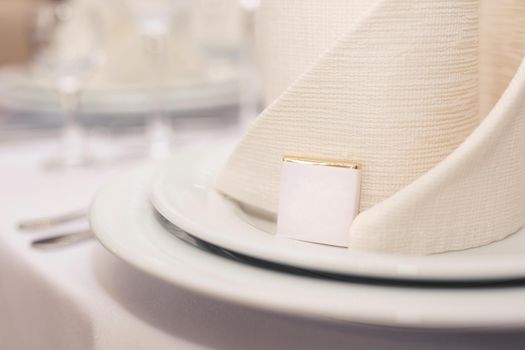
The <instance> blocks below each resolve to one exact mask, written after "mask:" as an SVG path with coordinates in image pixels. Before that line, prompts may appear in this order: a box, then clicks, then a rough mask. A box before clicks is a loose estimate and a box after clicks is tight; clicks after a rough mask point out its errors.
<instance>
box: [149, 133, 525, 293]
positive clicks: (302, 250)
mask: <svg viewBox="0 0 525 350" xmlns="http://www.w3.org/2000/svg"><path fill="white" fill-rule="evenodd" d="M233 143H234V142H232V140H229V141H224V142H218V143H215V144H209V145H205V146H202V145H201V146H195V147H192V148H186V149H184V150H181V151H180V152H178V154H176V155H175V156H173V157H172V158H171V159H169V160H167V161H166V162H165V164H164V165H163V166H162V167H161V168H160V169H159V170H158V173H157V175H156V176H155V179H154V182H153V188H152V195H151V202H152V204H153V206H154V207H155V209H156V210H157V211H158V212H159V213H161V214H162V216H164V217H165V218H166V219H167V220H169V221H170V222H171V223H173V224H174V225H176V226H178V227H180V228H182V229H183V230H185V231H187V232H189V233H190V234H191V235H193V236H195V237H197V238H199V239H201V240H203V241H206V242H208V243H211V244H213V245H216V246H219V247H222V248H224V249H227V250H229V251H232V252H235V253H239V254H242V255H245V256H248V257H252V258H256V259H261V260H266V261H269V262H273V263H277V264H282V265H288V266H293V267H297V268H302V269H308V270H312V271H318V272H323V273H330V274H340V275H350V276H361V277H367V278H383V279H389V280H412V281H423V282H425V281H429V282H459V283H463V282H476V281H502V280H513V279H520V278H525V230H521V231H519V232H517V233H515V234H513V235H511V236H510V237H508V238H506V239H505V240H502V241H499V242H495V243H492V244H490V245H487V246H484V247H479V248H475V249H469V250H463V251H457V252H450V253H444V254H437V255H430V256H403V255H390V254H379V253H373V252H366V251H358V250H352V249H346V248H340V247H333V246H328V245H320V244H314V243H308V242H301V241H294V240H290V239H286V238H281V237H277V236H275V235H274V232H275V223H274V222H272V221H271V220H265V219H263V218H261V217H257V216H254V215H251V214H249V213H248V212H246V211H244V210H242V209H241V208H240V207H239V205H237V204H236V202H234V201H232V200H230V199H228V198H226V197H224V196H223V195H221V194H219V193H217V192H216V191H215V190H214V186H213V185H214V181H215V178H216V175H217V174H218V172H219V171H220V169H221V168H222V166H223V165H224V163H225V161H226V159H227V157H228V155H229V154H230V152H231V149H232V145H233Z"/></svg>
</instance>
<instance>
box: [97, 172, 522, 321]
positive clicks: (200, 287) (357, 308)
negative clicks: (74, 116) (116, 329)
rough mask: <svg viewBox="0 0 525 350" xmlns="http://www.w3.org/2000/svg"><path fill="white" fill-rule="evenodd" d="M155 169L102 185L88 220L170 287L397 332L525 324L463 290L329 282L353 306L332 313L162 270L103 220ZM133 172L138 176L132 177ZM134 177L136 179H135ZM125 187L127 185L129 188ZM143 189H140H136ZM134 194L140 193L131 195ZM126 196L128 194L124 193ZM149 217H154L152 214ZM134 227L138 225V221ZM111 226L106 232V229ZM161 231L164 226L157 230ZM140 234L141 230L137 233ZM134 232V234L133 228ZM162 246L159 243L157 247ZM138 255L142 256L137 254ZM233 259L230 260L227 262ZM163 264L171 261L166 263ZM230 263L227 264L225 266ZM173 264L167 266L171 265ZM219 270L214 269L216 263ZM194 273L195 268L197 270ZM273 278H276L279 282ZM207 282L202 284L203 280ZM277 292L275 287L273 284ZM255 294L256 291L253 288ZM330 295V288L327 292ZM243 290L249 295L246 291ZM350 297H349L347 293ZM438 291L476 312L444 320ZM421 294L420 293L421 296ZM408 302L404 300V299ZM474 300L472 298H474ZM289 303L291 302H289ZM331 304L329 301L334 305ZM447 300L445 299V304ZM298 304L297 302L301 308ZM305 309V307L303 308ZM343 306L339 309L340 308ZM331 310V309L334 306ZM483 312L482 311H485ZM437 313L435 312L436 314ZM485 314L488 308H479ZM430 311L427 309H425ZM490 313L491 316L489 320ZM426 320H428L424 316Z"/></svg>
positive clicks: (107, 242)
mask: <svg viewBox="0 0 525 350" xmlns="http://www.w3.org/2000/svg"><path fill="white" fill-rule="evenodd" d="M152 169H154V166H152V165H151V164H149V165H147V166H145V165H144V164H142V165H140V166H137V167H135V168H134V170H132V173H130V171H127V172H124V173H121V174H119V175H117V176H114V177H113V179H112V180H111V181H110V182H108V183H107V184H106V185H105V186H103V187H102V188H101V189H100V190H99V191H98V192H97V194H96V196H95V199H94V201H93V203H92V206H91V209H90V215H89V220H90V224H91V226H92V228H93V231H94V233H95V236H96V238H97V240H99V242H100V243H101V244H102V245H103V246H104V248H105V249H107V250H108V251H109V252H111V253H112V254H114V255H115V256H117V257H119V258H120V259H122V260H123V261H125V262H126V263H128V264H130V265H131V266H134V267H135V268H137V269H139V270H141V271H143V272H145V273H147V274H150V275H152V276H155V277H157V278H160V279H162V280H164V281H166V282H168V283H169V284H173V285H177V286H180V287H183V288H186V289H188V290H191V291H194V292H197V293H199V294H203V295H207V296H209V297H212V298H215V299H220V300H226V301H229V302H233V303H235V304H240V305H244V306H249V307H253V308H256V309H260V310H266V311H272V312H277V313H281V314H290V315H294V316H297V317H307V318H310V319H316V320H323V321H329V322H338V323H341V322H344V323H345V324H346V323H349V324H352V323H353V324H364V325H373V326H384V327H394V328H405V329H440V330H455V331H457V330H459V331H463V330H473V329H474V330H483V329H491V330H496V329H515V328H521V327H523V326H524V325H525V306H522V307H521V309H520V308H519V307H517V308H515V307H513V308H512V309H511V310H512V311H513V312H514V313H513V316H512V317H508V310H507V311H503V312H502V311H500V312H499V314H498V313H493V312H490V310H486V315H487V317H485V318H482V317H480V315H479V312H480V310H479V308H477V307H472V305H470V306H468V305H464V304H463V303H459V302H458V301H457V300H456V299H457V298H463V299H465V298H466V299H465V301H466V303H465V304H468V303H474V304H476V305H478V303H479V301H480V300H479V295H478V298H475V297H474V298H473V297H472V294H471V293H468V294H466V293H465V291H464V290H462V289H452V290H448V289H447V290H434V289H430V290H429V289H428V288H402V289H403V290H402V291H399V290H398V289H399V288H398V287H391V286H379V287H378V286H370V285H361V284H355V283H344V284H343V285H342V284H341V282H328V283H329V284H330V285H331V286H330V288H333V289H338V290H339V289H340V291H339V294H340V292H342V291H343V289H344V296H345V298H344V300H343V302H346V303H350V304H352V305H353V309H352V310H347V309H345V308H344V307H341V308H339V307H338V308H333V309H331V311H330V313H326V311H325V312H321V311H320V310H321V309H322V308H320V307H319V305H316V304H318V303H315V302H309V303H304V302H303V304H300V303H301V301H300V300H299V301H294V300H291V299H290V298H288V299H281V300H280V301H279V300H276V298H273V299H271V298H270V299H269V296H268V295H267V293H265V291H255V292H259V293H254V294H251V293H243V288H244V289H246V285H247V284H243V286H237V285H236V286H228V287H224V286H217V285H216V284H215V283H214V282H210V281H209V280H208V279H206V278H200V280H198V281H197V279H196V278H195V276H194V275H192V274H189V273H188V270H187V266H188V262H183V263H184V264H185V265H186V267H185V266H171V265H170V266H169V267H170V268H169V269H160V268H159V266H160V265H162V257H148V256H147V253H145V252H144V247H142V246H140V247H137V246H135V247H131V248H130V247H129V241H125V242H123V241H118V239H116V238H115V237H118V235H119V234H115V231H117V228H116V227H115V225H112V224H111V223H107V222H106V223H104V222H103V221H104V219H103V218H104V217H105V216H107V215H109V217H112V215H111V214H112V213H108V212H107V210H106V208H105V206H104V205H103V204H104V202H108V197H111V191H112V190H113V189H114V188H116V187H117V186H124V187H123V188H125V191H126V192H128V194H129V193H132V192H133V191H135V192H138V191H148V188H147V186H148V185H147V184H144V183H143V184H140V185H139V186H137V185H138V184H137V183H132V181H136V180H137V179H135V178H136V177H138V176H137V172H140V171H142V172H145V171H149V172H150V174H149V177H147V178H146V180H149V181H150V180H151V175H152V173H151V171H152ZM133 172H134V173H133ZM133 174H134V175H133ZM130 184H131V185H133V184H134V185H135V187H133V186H131V187H132V189H131V190H130V189H129V187H130V186H128V185H130ZM126 186H127V187H126ZM138 187H140V188H138ZM133 195H136V194H133ZM124 196H125V194H124ZM109 200H110V201H113V202H114V203H113V204H117V205H115V210H117V211H118V210H129V209H123V208H126V205H128V206H129V205H130V204H129V203H128V202H127V201H124V202H122V199H121V198H118V200H117V199H115V198H109ZM119 201H120V202H119ZM150 215H153V213H151V214H150ZM125 217H126V218H127V219H129V218H131V217H133V215H126V216H125ZM134 220H137V218H134ZM119 224H120V225H122V224H123V223H122V222H118V224H117V226H118V225H119ZM135 224H136V222H135ZM109 226H110V227H111V228H110V229H108V227H109ZM159 227H160V226H159ZM136 230H138V228H137V229H136ZM131 231H133V230H131ZM129 232H130V231H128V230H126V237H129V236H128V235H129ZM135 234H136V235H143V234H144V233H143V232H140V233H135ZM164 234H165V235H166V236H169V235H170V234H169V233H168V232H166V231H164V232H163V235H164ZM172 238H173V239H174V240H177V241H178V239H177V238H175V237H172ZM126 243H128V246H126ZM179 243H181V244H186V243H185V242H182V241H180V242H179ZM157 244H158V243H157ZM194 249H195V250H196V248H194V247H191V246H189V245H188V246H187V248H184V250H185V251H188V252H189V251H190V250H194ZM136 254H138V256H137V255H136ZM191 254H192V255H195V253H194V252H191ZM226 261H229V260H226ZM164 263H165V264H166V263H167V262H164ZM225 264H226V263H225ZM227 264H229V265H230V266H235V267H236V268H238V269H244V270H247V271H248V270H249V271H251V272H253V271H256V270H259V271H258V272H257V273H259V274H260V275H265V274H270V275H271V277H272V278H273V277H275V276H277V277H278V278H280V279H282V278H285V279H286V280H287V282H294V281H295V282H304V280H309V281H310V282H308V283H309V284H310V285H311V284H312V283H313V284H314V286H316V287H319V288H321V287H322V288H324V287H325V285H324V284H325V283H327V282H326V281H324V280H317V279H313V278H307V277H299V276H294V275H287V276H285V277H283V276H280V277H279V276H278V273H276V272H272V271H267V270H264V269H260V268H256V267H249V266H246V265H243V264H239V263H236V262H233V261H230V262H229V263H227ZM168 265H169V264H168ZM214 267H215V265H214ZM193 270H195V268H193ZM214 271H219V272H220V273H224V271H223V270H221V269H214ZM244 276H245V277H246V276H248V274H247V273H245V274H244ZM249 276H250V278H251V277H252V273H250V274H249ZM277 277H275V278H277ZM203 281H204V282H203ZM292 285H293V287H295V283H292ZM272 288H273V286H272ZM355 289H357V292H358V293H360V294H361V295H364V296H366V297H369V296H372V297H375V298H376V300H380V301H381V302H382V303H383V304H384V305H375V304H374V303H373V302H370V301H369V302H368V305H363V303H364V304H366V301H364V302H363V300H355V299H356V298H351V297H350V298H348V297H347V295H348V296H351V293H352V292H354V294H355V292H356V290H355ZM252 290H253V288H252ZM325 291H326V290H325ZM470 291H471V292H472V293H473V294H476V293H482V295H484V296H485V298H489V299H490V298H493V300H494V299H496V300H499V301H500V303H502V302H503V305H507V304H506V303H507V301H508V300H509V298H508V296H507V297H504V295H499V294H500V293H503V294H504V293H510V295H511V296H512V295H514V294H517V295H514V297H515V298H519V299H520V300H522V298H523V296H524V295H525V287H522V288H520V289H519V290H517V289H509V288H507V289H504V290H501V289H498V291H499V292H500V293H496V292H495V291H494V289H485V288H484V289H482V290H481V291H480V289H470ZM244 292H245V291H244ZM267 292H268V293H269V294H271V293H275V291H267ZM347 293H348V294H347ZM377 293H379V294H381V293H383V296H381V295H379V296H378V295H375V294H377ZM405 293H409V294H414V293H416V294H415V295H416V296H417V297H419V299H425V300H416V301H414V300H413V299H417V297H416V298H413V297H411V296H407V295H405ZM440 293H445V294H446V295H444V296H443V298H444V299H445V301H446V300H447V299H450V300H454V301H455V302H456V303H458V304H459V305H460V307H459V308H460V309H461V308H464V311H467V312H471V313H473V314H472V315H470V316H465V315H463V316H461V315H460V314H458V312H459V310H457V309H456V308H452V307H450V306H448V305H444V306H445V308H446V307H448V310H449V311H448V312H447V313H445V314H446V315H447V316H446V317H445V316H443V310H442V308H441V307H435V303H431V301H434V300H435V299H436V297H439V295H440ZM421 294H422V295H421ZM384 298H390V299H395V298H398V299H401V300H405V301H407V302H408V303H415V305H416V306H418V307H420V308H434V312H436V313H437V315H436V314H434V315H433V316H432V315H419V316H420V317H418V314H417V312H415V311H414V310H412V309H411V308H410V307H408V309H407V310H405V307H407V305H403V303H395V302H388V301H385V300H384ZM403 298H404V299H403ZM326 299H330V298H324V299H323V300H322V302H325V303H326V302H327V301H326ZM472 299H474V300H472ZM288 302H290V303H288ZM330 302H331V301H330ZM441 302H443V301H441ZM298 303H299V304H298ZM385 305H386V306H387V308H388V307H390V308H394V309H401V310H403V312H401V313H400V314H396V313H393V312H392V310H387V311H385V310H384V309H385V307H382V306H385ZM487 305H491V303H487ZM300 306H302V307H300ZM337 306H339V305H337ZM332 307H333V305H332ZM482 309H483V308H482ZM436 310H437V311H436ZM518 310H521V311H522V312H518ZM481 311H484V310H481ZM427 312H428V311H427ZM488 315H490V317H488ZM423 316H424V317H423Z"/></svg>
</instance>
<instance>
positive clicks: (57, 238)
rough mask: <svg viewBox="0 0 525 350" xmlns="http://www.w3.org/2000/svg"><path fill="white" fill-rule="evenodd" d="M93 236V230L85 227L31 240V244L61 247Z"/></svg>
mask: <svg viewBox="0 0 525 350" xmlns="http://www.w3.org/2000/svg"><path fill="white" fill-rule="evenodd" d="M93 237H94V235H93V232H92V231H91V230H89V229H85V230H81V231H75V232H67V233H62V234H58V235H54V236H51V237H47V238H42V239H36V240H34V241H32V242H31V246H32V247H34V248H39V249H51V248H61V247H65V246H68V245H71V244H74V243H78V242H82V241H85V240H87V239H91V238H93Z"/></svg>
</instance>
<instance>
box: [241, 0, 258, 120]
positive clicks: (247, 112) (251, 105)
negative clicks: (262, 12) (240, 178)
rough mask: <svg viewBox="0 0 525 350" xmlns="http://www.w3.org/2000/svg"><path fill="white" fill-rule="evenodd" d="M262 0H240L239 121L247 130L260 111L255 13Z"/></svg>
mask: <svg viewBox="0 0 525 350" xmlns="http://www.w3.org/2000/svg"><path fill="white" fill-rule="evenodd" d="M259 3H260V0H239V5H240V8H241V11H242V15H241V18H240V27H241V28H240V32H241V40H240V57H239V81H240V96H239V113H240V115H239V119H240V127H241V128H242V129H245V128H247V127H248V126H249V125H250V124H251V123H252V122H253V120H254V119H255V118H256V117H257V115H258V114H259V111H260V87H259V84H258V82H259V79H258V74H257V68H256V64H255V55H256V54H255V13H256V11H257V9H258V8H259Z"/></svg>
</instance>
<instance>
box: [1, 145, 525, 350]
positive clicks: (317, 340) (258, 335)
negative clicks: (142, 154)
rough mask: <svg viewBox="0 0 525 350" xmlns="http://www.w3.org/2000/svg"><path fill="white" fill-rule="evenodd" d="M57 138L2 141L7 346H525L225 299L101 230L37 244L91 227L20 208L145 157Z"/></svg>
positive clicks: (50, 210) (69, 194) (54, 201)
mask: <svg viewBox="0 0 525 350" xmlns="http://www.w3.org/2000/svg"><path fill="white" fill-rule="evenodd" d="M192 137H193V136H192ZM192 137H187V140H186V141H185V142H192ZM196 139H198V136H195V140H196ZM55 142H56V140H55V139H54V138H53V137H39V138H30V139H26V140H16V141H9V142H2V143H0V170H1V172H0V174H1V175H0V179H1V181H0V208H1V209H0V349H1V350H23V349H53V350H62V349H67V350H75V349H98V350H118V349H126V350H130V349H350V348H351V349H385V348H388V349H443V348H447V349H495V348H498V349H499V348H504V349H523V348H525V332H523V331H522V330H520V329H508V330H501V329H500V330H435V329H434V330H415V329H403V328H393V327H380V326H373V325H364V324H341V323H336V322H331V321H321V320H313V319H302V318H298V317H293V316H289V315H283V314H275V313H271V312H269V311H264V310H257V309H252V308H249V307H246V306H239V305H235V304H234V303H230V302H225V301H220V300H215V299H212V298H210V297H206V296H203V295H199V294H196V293H194V292H191V291H188V290H185V289H183V288H180V287H177V286H174V285H172V284H168V283H167V282H164V281H162V280H159V279H157V278H155V277H152V276H149V275H147V274H145V273H143V272H141V271H139V270H137V269H135V268H133V267H131V266H129V265H127V264H126V263H124V262H123V261H121V260H119V259H118V258H116V257H114V256H113V255H112V254H110V253H109V252H107V251H106V250H105V249H104V248H103V247H102V246H101V245H100V244H99V243H97V242H96V241H95V240H94V239H92V240H88V241H85V242H82V243H78V244H75V245H72V246H68V247H63V248H60V249H48V250H40V249H35V248H33V247H31V245H30V242H31V240H32V239H34V238H36V237H46V236H48V235H50V234H51V233H57V232H62V231H67V230H74V229H78V228H82V227H87V225H88V224H87V221H80V222H77V223H71V224H68V225H66V226H64V227H62V228H53V229H49V230H47V231H45V232H40V233H23V232H21V231H19V230H18V229H17V223H18V222H19V221H20V220H22V219H28V218H35V217H44V216H47V215H56V214H60V213H65V212H69V211H72V210H78V209H82V208H86V207H88V205H89V202H90V200H91V198H92V196H93V195H94V193H95V192H96V190H97V188H98V187H99V186H100V185H101V184H103V183H104V182H105V181H107V180H108V179H109V178H110V177H111V175H112V174H115V173H117V172H120V171H125V170H126V169H127V168H129V167H132V166H133V164H134V163H135V162H140V160H130V161H126V162H115V163H114V164H112V165H104V166H98V167H89V168H76V169H70V170H67V171H64V170H45V168H43V167H42V160H43V159H44V158H45V156H46V155H48V154H51V153H52V152H53V150H54V147H55ZM247 283H249V281H247ZM400 288H403V287H400ZM480 307H483V306H482V305H480Z"/></svg>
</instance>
